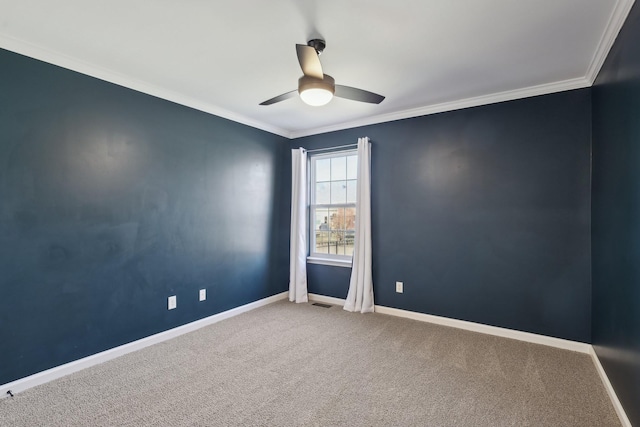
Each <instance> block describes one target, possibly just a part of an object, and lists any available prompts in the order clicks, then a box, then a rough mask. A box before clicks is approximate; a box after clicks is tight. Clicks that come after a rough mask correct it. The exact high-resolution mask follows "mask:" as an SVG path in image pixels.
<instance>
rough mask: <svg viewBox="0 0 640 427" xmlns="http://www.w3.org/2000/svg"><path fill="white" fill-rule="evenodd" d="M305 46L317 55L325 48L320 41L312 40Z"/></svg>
mask: <svg viewBox="0 0 640 427" xmlns="http://www.w3.org/2000/svg"><path fill="white" fill-rule="evenodd" d="M307 46H311V47H312V48H314V49H315V50H316V52H317V53H318V55H320V54H322V51H323V50H324V48H325V47H327V43H326V42H325V41H324V40H322V39H312V40H309V41H308V42H307Z"/></svg>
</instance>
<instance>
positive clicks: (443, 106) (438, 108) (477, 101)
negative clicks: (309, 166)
mask: <svg viewBox="0 0 640 427" xmlns="http://www.w3.org/2000/svg"><path fill="white" fill-rule="evenodd" d="M589 86H591V84H590V83H589V81H588V80H587V79H586V78H584V77H580V78H576V79H569V80H563V81H560V82H555V83H548V84H543V85H537V86H530V87H526V88H522V89H515V90H509V91H504V92H498V93H493V94H490V95H482V96H476V97H473V98H466V99H461V100H457V101H451V102H443V103H440V104H434V105H427V106H424V107H418V108H411V109H407V110H403V111H397V112H393V113H388V114H380V115H378V116H372V117H366V118H363V119H358V120H353V121H349V122H343V123H339V124H337V125H331V126H324V127H319V128H314V129H308V130H303V131H297V132H291V136H290V138H291V139H296V138H301V137H303V136H310V135H317V134H321V133H327V132H334V131H338V130H344V129H350V128H355V127H361V126H368V125H375V124H378V123H385V122H391V121H395V120H402V119H410V118H413V117H419V116H426V115H429V114H436V113H443V112H445V111H453V110H461V109H463V108H470V107H477V106H480V105H487V104H495V103H498V102H505V101H512V100H515V99H521V98H529V97H532V96H538V95H546V94H549V93H555V92H564V91H567V90H573V89H582V88H585V87H589Z"/></svg>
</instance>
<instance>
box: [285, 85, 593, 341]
mask: <svg viewBox="0 0 640 427" xmlns="http://www.w3.org/2000/svg"><path fill="white" fill-rule="evenodd" d="M590 102H591V101H590V91H589V89H583V90H576V91H571V92H564V93H557V94H553V95H546V96H540V97H535V98H529V99H523V100H517V101H511V102H506V103H501V104H494V105H487V106H482V107H476V108H470V109H466V110H459V111H452V112H447V113H441V114H435V115H430V116H424V117H418V118H413V119H407V120H401V121H395V122H390V123H384V124H378V125H373V126H366V127H361V128H357V129H349V130H344V131H339V132H333V133H327V134H321V135H315V136H310V137H305V138H300V139H296V140H293V141H291V143H290V146H291V147H299V146H302V147H306V148H308V149H313V148H319V147H328V146H336V145H342V144H349V143H355V142H356V141H357V138H358V137H361V136H368V137H369V138H371V140H372V191H373V195H372V222H373V223H372V233H373V278H374V293H375V301H376V304H379V305H384V306H389V307H396V308H400V309H405V310H411V311H416V312H421V313H429V314H435V315H440V316H446V317H452V318H457V319H463V320H469V321H474V322H480V323H484V324H489V325H495V326H501V327H505V328H512V329H518V330H521V331H528V332H533V333H538V334H543V335H549V336H554V337H560V338H565V339H570V340H577V341H583V342H590V339H591V332H590V317H591V267H590V251H591V249H590V149H591V146H590V134H591V107H590ZM286 202H287V203H288V202H289V201H286ZM287 206H288V205H287ZM308 281H309V291H310V292H312V293H319V294H324V295H329V296H334V297H338V298H345V297H346V294H347V289H348V284H349V270H348V269H343V268H340V267H326V266H318V265H313V266H311V265H310V266H309V271H308ZM396 281H403V282H404V293H403V294H397V293H395V282H396Z"/></svg>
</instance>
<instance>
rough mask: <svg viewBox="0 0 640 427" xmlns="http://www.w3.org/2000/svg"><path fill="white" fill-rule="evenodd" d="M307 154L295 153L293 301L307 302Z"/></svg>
mask: <svg viewBox="0 0 640 427" xmlns="http://www.w3.org/2000/svg"><path fill="white" fill-rule="evenodd" d="M306 216H307V152H306V151H305V150H304V149H303V148H298V149H297V150H291V248H290V253H289V260H290V261H289V263H290V264H289V301H295V302H307V301H308V297H307V221H306Z"/></svg>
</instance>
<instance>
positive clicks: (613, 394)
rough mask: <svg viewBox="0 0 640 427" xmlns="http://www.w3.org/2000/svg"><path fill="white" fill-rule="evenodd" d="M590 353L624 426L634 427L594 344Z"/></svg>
mask: <svg viewBox="0 0 640 427" xmlns="http://www.w3.org/2000/svg"><path fill="white" fill-rule="evenodd" d="M589 354H591V359H592V360H593V364H594V365H596V370H597V371H598V374H599V375H600V379H601V380H602V384H603V385H604V388H605V390H607V394H608V395H609V399H611V403H612V404H613V407H614V409H615V410H616V413H617V414H618V418H620V422H621V423H622V425H623V426H624V427H632V426H631V421H629V417H627V413H626V412H625V411H624V408H623V407H622V403H620V400H619V399H618V395H617V394H616V391H615V390H614V389H613V386H612V385H611V381H609V377H608V376H607V373H606V372H605V370H604V368H603V367H602V364H601V363H600V359H598V355H597V354H596V351H595V349H594V348H593V346H592V347H591V351H590V352H589Z"/></svg>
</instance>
